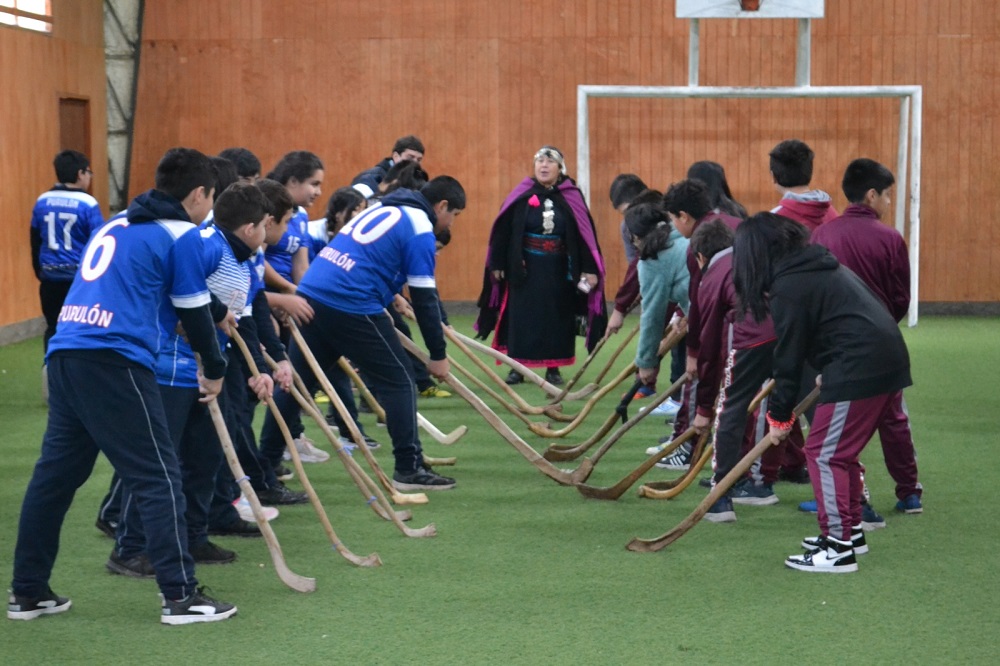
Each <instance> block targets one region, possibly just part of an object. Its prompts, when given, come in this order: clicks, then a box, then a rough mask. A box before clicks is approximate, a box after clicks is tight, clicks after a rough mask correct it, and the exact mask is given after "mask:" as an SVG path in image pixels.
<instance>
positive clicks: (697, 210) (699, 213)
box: [663, 178, 712, 220]
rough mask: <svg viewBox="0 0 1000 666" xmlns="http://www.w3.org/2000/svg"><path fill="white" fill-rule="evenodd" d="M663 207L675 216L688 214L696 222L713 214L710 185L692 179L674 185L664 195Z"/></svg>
mask: <svg viewBox="0 0 1000 666" xmlns="http://www.w3.org/2000/svg"><path fill="white" fill-rule="evenodd" d="M663 207H664V208H665V209H666V210H667V212H669V213H672V214H674V215H680V214H681V213H687V214H688V215H690V216H691V217H693V218H694V219H695V220H700V219H701V218H703V217H705V216H706V215H708V214H709V213H710V212H712V201H711V198H710V197H709V195H708V185H706V184H705V183H703V182H702V181H700V180H693V179H691V178H688V179H687V180H682V181H680V182H678V183H674V184H673V185H671V186H670V187H669V188H667V193H666V194H664V195H663Z"/></svg>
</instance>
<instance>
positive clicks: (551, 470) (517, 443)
mask: <svg viewBox="0 0 1000 666" xmlns="http://www.w3.org/2000/svg"><path fill="white" fill-rule="evenodd" d="M397 333H398V331H397ZM399 341H400V342H402V343H403V347H405V348H406V350H407V351H408V352H410V353H411V354H413V355H414V356H416V357H417V358H418V359H420V360H421V361H422V362H423V363H425V364H426V363H428V362H430V358H429V357H428V356H427V352H425V351H424V350H423V349H421V348H420V347H418V346H417V345H415V344H414V343H413V341H412V340H410V339H409V338H407V337H406V336H405V335H403V334H402V333H400V334H399ZM444 381H445V383H446V384H448V386H450V387H452V388H453V389H454V390H455V393H457V394H458V395H459V396H460V397H461V398H462V399H463V400H465V401H466V402H467V403H469V405H471V406H472V408H473V409H475V410H476V412H478V413H479V415H480V416H482V417H483V418H484V419H485V420H486V422H487V423H489V424H490V426H492V427H493V429H494V430H496V431H497V433H499V434H500V436H501V437H503V438H504V439H505V440H507V443H508V444H510V445H511V446H513V447H514V448H515V449H516V450H517V452H518V453H520V454H521V455H522V456H524V457H525V458H526V459H527V460H528V462H530V463H531V464H532V465H534V466H535V467H537V468H538V470H539V471H540V472H541V473H542V474H544V475H546V476H547V477H549V478H550V479H553V480H554V481H556V482H557V483H560V484H562V485H564V486H571V485H573V484H574V483H575V480H574V474H576V473H578V472H579V471H580V470H577V472H566V471H564V470H561V469H557V468H556V467H554V466H553V465H552V463H550V462H549V461H548V460H545V459H544V458H542V456H540V455H539V454H538V452H537V451H535V450H534V449H533V448H531V446H530V445H529V444H528V443H527V442H525V441H524V440H523V439H521V438H520V437H518V436H517V433H515V432H514V431H513V430H511V429H510V426H508V425H507V424H506V423H504V422H503V421H502V420H501V419H500V417H498V416H497V415H496V414H494V413H493V411H492V410H491V409H490V408H489V407H487V406H486V403H484V402H483V401H482V400H480V399H479V396H477V395H476V394H475V393H473V392H472V391H470V390H469V389H468V387H466V386H465V384H463V383H462V382H460V381H459V380H458V378H457V377H455V375H453V374H452V373H450V372H449V373H448V375H447V377H445V380H444ZM522 416H523V415H522ZM584 462H585V463H586V461H584ZM582 468H583V465H581V469H582Z"/></svg>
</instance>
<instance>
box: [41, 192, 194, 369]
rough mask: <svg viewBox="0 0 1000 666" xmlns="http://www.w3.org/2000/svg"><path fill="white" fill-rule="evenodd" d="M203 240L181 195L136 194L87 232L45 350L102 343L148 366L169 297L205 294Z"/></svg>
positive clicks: (182, 301) (177, 301) (190, 304)
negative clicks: (123, 207)
mask: <svg viewBox="0 0 1000 666" xmlns="http://www.w3.org/2000/svg"><path fill="white" fill-rule="evenodd" d="M201 245H202V240H201V236H200V235H199V234H198V230H197V228H196V227H195V226H194V225H193V224H192V223H191V222H190V218H188V216H187V213H186V212H185V211H184V208H183V207H182V206H181V204H180V202H179V201H177V200H176V199H174V198H172V197H169V196H168V195H166V194H164V193H162V192H157V191H156V190H150V191H149V192H146V193H145V194H140V195H139V196H138V197H136V198H135V199H134V200H133V201H132V203H131V204H130V205H129V209H128V214H127V216H125V217H122V216H117V217H115V218H114V219H112V220H111V221H109V222H108V223H106V224H105V225H104V226H103V227H101V228H100V229H99V230H98V231H97V232H96V233H95V234H94V235H93V236H92V237H91V239H90V242H89V243H88V244H87V248H86V250H85V251H84V254H83V258H82V259H81V260H80V270H79V272H78V273H77V275H76V278H74V280H73V284H72V286H71V287H70V289H69V293H68V294H67V295H66V302H65V304H64V305H63V308H62V311H60V313H59V323H58V327H57V328H56V334H55V335H54V336H53V337H52V340H50V341H49V351H48V353H49V354H52V353H53V352H57V351H62V350H71V349H107V350H111V351H115V352H118V353H119V354H121V355H122V356H124V357H126V358H128V359H130V360H132V361H135V362H136V363H139V364H141V365H143V366H146V367H147V368H149V369H150V370H152V369H153V367H154V362H155V358H156V355H157V353H158V351H159V339H160V330H159V323H158V316H159V312H160V307H161V304H162V302H163V301H164V300H165V299H166V297H168V296H169V298H170V302H171V303H172V304H173V305H175V306H177V307H183V308H197V307H200V306H203V305H207V304H208V303H209V301H210V298H209V292H208V286H207V285H206V283H205V272H204V270H203V269H202V267H201V265H200V262H199V257H200V255H201Z"/></svg>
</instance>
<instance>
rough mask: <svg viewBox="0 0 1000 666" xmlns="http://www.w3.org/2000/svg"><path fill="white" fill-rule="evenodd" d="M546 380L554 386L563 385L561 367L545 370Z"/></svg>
mask: <svg viewBox="0 0 1000 666" xmlns="http://www.w3.org/2000/svg"><path fill="white" fill-rule="evenodd" d="M545 381H547V382H548V383H549V384H552V385H553V386H562V383H563V378H562V373H561V372H559V368H549V369H548V370H546V371H545Z"/></svg>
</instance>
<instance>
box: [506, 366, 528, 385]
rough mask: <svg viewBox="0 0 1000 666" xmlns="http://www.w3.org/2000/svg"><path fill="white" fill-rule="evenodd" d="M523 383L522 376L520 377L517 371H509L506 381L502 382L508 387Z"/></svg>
mask: <svg viewBox="0 0 1000 666" xmlns="http://www.w3.org/2000/svg"><path fill="white" fill-rule="evenodd" d="M523 381H524V375H522V374H521V373H520V372H518V371H517V370H511V371H510V372H508V373H507V379H505V380H504V382H505V383H506V384H507V385H508V386H514V385H515V384H520V383H521V382H523Z"/></svg>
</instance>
